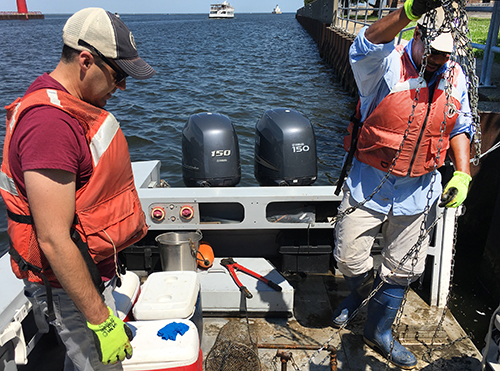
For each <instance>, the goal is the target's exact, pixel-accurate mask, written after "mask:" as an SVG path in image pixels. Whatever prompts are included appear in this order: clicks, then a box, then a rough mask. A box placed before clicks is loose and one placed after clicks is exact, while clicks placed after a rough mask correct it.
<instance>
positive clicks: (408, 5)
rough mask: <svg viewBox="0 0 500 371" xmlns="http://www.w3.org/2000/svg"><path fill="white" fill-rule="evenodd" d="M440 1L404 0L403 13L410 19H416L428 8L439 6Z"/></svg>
mask: <svg viewBox="0 0 500 371" xmlns="http://www.w3.org/2000/svg"><path fill="white" fill-rule="evenodd" d="M441 5H442V2H441V1H440V0H406V1H405V5H404V7H405V13H406V16H407V17H408V19H409V20H410V21H416V20H418V19H420V17H421V16H422V15H423V14H424V13H427V12H428V11H429V10H432V9H436V8H437V7H440V6H441Z"/></svg>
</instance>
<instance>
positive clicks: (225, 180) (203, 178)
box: [182, 113, 241, 187]
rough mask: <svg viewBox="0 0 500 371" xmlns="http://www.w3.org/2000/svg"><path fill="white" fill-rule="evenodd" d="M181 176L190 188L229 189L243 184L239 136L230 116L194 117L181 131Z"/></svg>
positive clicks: (197, 115) (202, 114)
mask: <svg viewBox="0 0 500 371" xmlns="http://www.w3.org/2000/svg"><path fill="white" fill-rule="evenodd" d="M182 177H183V180H184V184H185V185H186V186H187V187H229V186H234V185H236V184H238V183H239V182H240V179H241V165H240V148H239V146H238V137H237V136H236V132H235V130H234V127H233V124H232V123H231V120H229V118H228V117H227V116H224V115H221V114H218V113H198V114H196V115H191V117H190V118H189V120H188V122H187V123H186V125H185V126H184V129H183V130H182Z"/></svg>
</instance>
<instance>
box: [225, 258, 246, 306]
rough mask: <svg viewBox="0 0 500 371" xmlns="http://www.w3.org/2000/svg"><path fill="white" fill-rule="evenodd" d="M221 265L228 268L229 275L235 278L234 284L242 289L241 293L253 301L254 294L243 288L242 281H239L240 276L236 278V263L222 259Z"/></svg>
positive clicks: (230, 259)
mask: <svg viewBox="0 0 500 371" xmlns="http://www.w3.org/2000/svg"><path fill="white" fill-rule="evenodd" d="M220 264H221V265H222V266H224V267H226V268H227V270H228V271H229V275H230V276H231V277H232V278H233V280H234V282H235V283H236V285H237V286H238V288H239V289H240V291H241V292H242V293H243V294H244V295H245V296H246V297H247V298H248V299H251V298H253V295H252V293H251V292H250V291H249V290H248V289H247V288H246V287H245V286H243V284H242V283H241V281H240V280H239V279H238V276H236V272H235V270H234V265H235V264H236V263H234V260H233V259H232V258H229V259H222V260H221V262H220Z"/></svg>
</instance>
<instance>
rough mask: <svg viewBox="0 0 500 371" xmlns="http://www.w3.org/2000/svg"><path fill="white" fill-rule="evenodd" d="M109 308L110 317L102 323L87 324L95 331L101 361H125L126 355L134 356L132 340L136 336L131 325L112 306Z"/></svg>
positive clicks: (112, 362)
mask: <svg viewBox="0 0 500 371" xmlns="http://www.w3.org/2000/svg"><path fill="white" fill-rule="evenodd" d="M108 309H109V317H108V319H107V320H106V321H104V322H103V323H101V324H100V325H92V324H90V323H88V322H87V326H88V327H89V329H91V330H92V331H93V335H94V341H95V345H96V348H97V351H98V352H99V356H100V358H101V362H102V363H104V364H105V365H107V364H108V363H111V364H115V363H117V362H118V361H123V360H124V359H125V357H127V358H130V357H132V345H130V340H132V339H133V337H134V336H133V335H132V330H130V327H128V326H127V325H126V324H125V323H124V322H123V321H122V320H121V319H119V318H118V317H116V316H115V315H114V314H113V311H112V310H111V308H109V307H108Z"/></svg>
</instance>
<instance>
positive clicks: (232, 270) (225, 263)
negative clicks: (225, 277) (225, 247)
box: [220, 258, 282, 298]
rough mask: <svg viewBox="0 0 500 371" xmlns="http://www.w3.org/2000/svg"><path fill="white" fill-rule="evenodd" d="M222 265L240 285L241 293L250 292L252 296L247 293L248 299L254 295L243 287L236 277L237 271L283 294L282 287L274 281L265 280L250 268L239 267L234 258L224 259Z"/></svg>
mask: <svg viewBox="0 0 500 371" xmlns="http://www.w3.org/2000/svg"><path fill="white" fill-rule="evenodd" d="M220 263H221V265H222V266H224V267H226V268H227V269H228V270H229V273H230V274H231V277H233V279H234V281H235V282H236V284H237V285H238V287H239V288H240V291H243V292H245V291H244V290H246V292H248V294H249V295H250V296H248V295H247V294H246V293H245V295H246V297H247V298H251V297H252V294H251V293H250V292H249V291H248V289H247V288H246V287H245V286H243V285H242V284H241V282H240V280H239V279H238V278H237V277H236V272H235V269H237V270H239V271H242V272H244V273H246V274H248V275H250V276H252V277H254V278H257V279H258V280H261V281H262V282H264V283H265V284H266V285H268V286H269V287H271V288H272V289H274V290H276V291H279V292H281V290H282V289H281V286H279V285H277V284H276V283H274V282H273V281H270V280H268V279H267V278H264V277H262V276H261V275H260V274H257V273H255V272H253V271H251V270H250V269H248V268H245V267H243V266H242V265H239V264H238V263H236V262H235V261H234V260H233V258H226V259H222V260H221V262H220Z"/></svg>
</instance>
